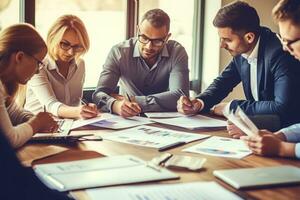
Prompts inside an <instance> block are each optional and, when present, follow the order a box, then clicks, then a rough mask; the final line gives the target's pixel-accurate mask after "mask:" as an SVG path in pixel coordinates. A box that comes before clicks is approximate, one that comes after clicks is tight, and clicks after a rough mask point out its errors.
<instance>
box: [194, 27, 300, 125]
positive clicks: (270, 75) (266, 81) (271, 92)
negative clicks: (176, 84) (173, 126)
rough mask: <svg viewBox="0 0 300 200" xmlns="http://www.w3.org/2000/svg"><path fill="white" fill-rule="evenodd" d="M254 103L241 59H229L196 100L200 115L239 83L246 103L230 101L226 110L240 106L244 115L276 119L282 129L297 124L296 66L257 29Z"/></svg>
mask: <svg viewBox="0 0 300 200" xmlns="http://www.w3.org/2000/svg"><path fill="white" fill-rule="evenodd" d="M257 59H258V60H257V80H258V84H257V85H258V101H255V100H254V98H253V96H252V92H251V86H250V65H249V64H248V62H247V60H246V59H245V58H243V57H242V56H241V55H238V56H236V57H234V58H233V59H232V61H231V62H230V63H229V65H228V66H227V67H226V68H225V69H224V71H223V72H222V73H221V75H220V76H219V77H217V78H216V79H215V80H214V81H213V83H212V84H211V85H210V86H209V87H208V88H207V89H206V90H205V91H204V92H203V93H201V94H200V95H198V97H197V98H200V99H202V100H203V101H204V104H205V107H204V109H203V112H207V111H209V109H210V108H211V107H212V106H214V105H215V104H217V103H219V102H220V101H222V100H223V99H224V98H225V97H226V96H227V95H228V94H229V93H230V92H231V91H232V90H233V88H234V87H235V86H236V85H237V84H239V83H240V82H241V81H242V84H243V89H244V93H245V96H246V100H233V101H232V103H231V105H230V109H233V110H235V109H236V108H237V106H240V107H241V108H242V109H243V110H244V111H245V113H246V114H248V115H262V114H264V115H266V114H267V115H269V114H272V115H273V114H274V115H278V116H279V117H280V120H281V124H282V126H287V125H289V124H292V123H295V122H299V121H300V112H299V110H300V109H299V108H298V107H300V106H299V105H298V106H297V103H300V101H299V100H300V95H299V92H298V90H299V88H300V63H299V62H298V61H297V60H295V59H294V58H293V57H292V56H290V55H289V54H288V53H287V52H284V51H283V49H282V46H281V44H280V41H279V40H278V38H277V37H276V35H275V34H274V33H273V32H272V31H271V30H270V29H268V28H265V27H261V31H260V44H259V49H258V58H257Z"/></svg>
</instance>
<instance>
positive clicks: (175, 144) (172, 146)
mask: <svg viewBox="0 0 300 200" xmlns="http://www.w3.org/2000/svg"><path fill="white" fill-rule="evenodd" d="M184 144H186V143H185V142H176V143H173V144H169V145H167V146H164V147H161V148H159V149H158V151H166V150H169V149H172V148H175V147H179V146H181V145H184Z"/></svg>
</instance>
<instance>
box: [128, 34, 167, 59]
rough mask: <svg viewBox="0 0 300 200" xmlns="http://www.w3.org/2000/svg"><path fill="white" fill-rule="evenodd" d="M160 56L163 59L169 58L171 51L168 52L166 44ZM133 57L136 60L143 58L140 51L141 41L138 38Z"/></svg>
mask: <svg viewBox="0 0 300 200" xmlns="http://www.w3.org/2000/svg"><path fill="white" fill-rule="evenodd" d="M160 55H161V57H169V51H168V48H167V45H166V44H165V46H164V47H163V49H162V51H161V53H160ZM133 57H134V58H136V57H141V53H140V50H139V41H138V40H137V38H136V42H135V45H134V49H133Z"/></svg>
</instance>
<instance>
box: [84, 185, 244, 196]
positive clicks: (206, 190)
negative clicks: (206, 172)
mask: <svg viewBox="0 0 300 200" xmlns="http://www.w3.org/2000/svg"><path fill="white" fill-rule="evenodd" d="M86 192H87V194H88V196H89V198H90V199H91V200H99V199H109V200H120V199H122V200H148V199H149V200H150V199H151V200H183V199H184V200H203V199H210V200H220V199H221V200H242V198H240V197H239V196H237V195H236V194H234V193H231V192H230V191H228V190H226V189H225V188H223V187H222V186H220V185H219V184H217V183H215V182H193V183H177V184H156V185H153V184H151V185H139V186H137V185H135V186H120V187H111V188H103V189H102V188H98V189H89V190H86Z"/></svg>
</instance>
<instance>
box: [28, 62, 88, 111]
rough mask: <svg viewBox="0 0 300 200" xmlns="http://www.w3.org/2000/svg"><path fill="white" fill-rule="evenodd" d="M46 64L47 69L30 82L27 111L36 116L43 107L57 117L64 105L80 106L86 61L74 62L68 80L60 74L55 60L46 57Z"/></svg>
mask: <svg viewBox="0 0 300 200" xmlns="http://www.w3.org/2000/svg"><path fill="white" fill-rule="evenodd" d="M44 63H45V64H46V66H47V67H46V68H43V69H42V70H41V71H40V73H39V74H35V75H34V76H33V77H32V78H31V80H30V81H29V82H28V85H27V92H26V103H25V109H27V110H29V111H31V112H33V113H35V114H36V113H38V112H41V111H43V106H46V110H47V111H48V112H50V113H52V114H53V115H55V116H57V115H58V109H59V107H60V106H61V105H62V104H65V105H68V106H78V105H80V99H81V97H82V90H83V83H84V79H85V65H84V61H83V60H82V59H79V60H78V62H77V63H75V61H74V62H73V63H72V64H71V65H70V67H69V71H68V75H67V77H66V78H65V77H64V76H63V75H62V74H61V73H60V72H59V69H58V66H57V64H56V62H55V61H54V60H53V59H51V58H50V57H46V58H45V60H44Z"/></svg>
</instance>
